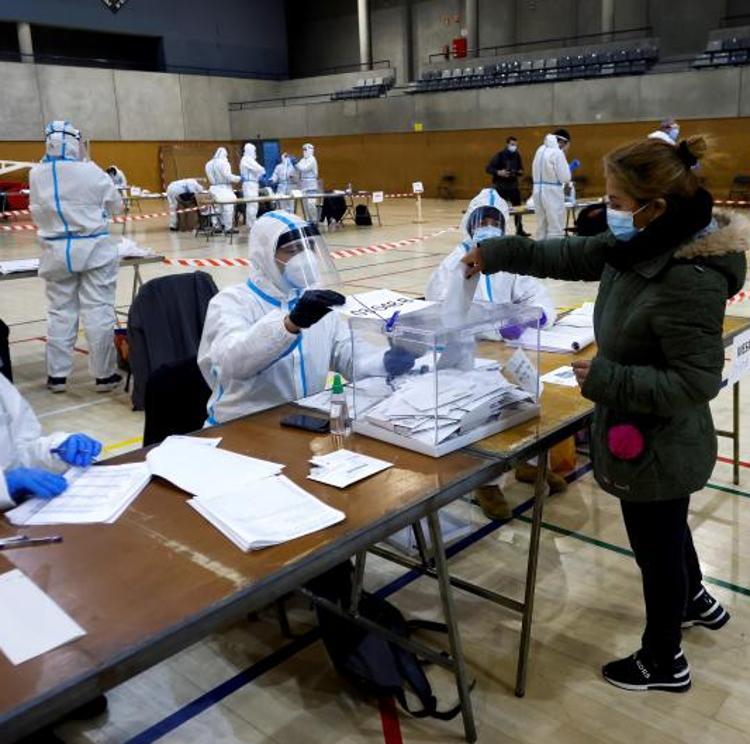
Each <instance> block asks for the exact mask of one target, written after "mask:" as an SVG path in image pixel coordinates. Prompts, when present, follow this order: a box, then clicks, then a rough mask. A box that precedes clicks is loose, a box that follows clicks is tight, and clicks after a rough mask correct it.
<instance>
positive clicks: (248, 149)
mask: <svg viewBox="0 0 750 744" xmlns="http://www.w3.org/2000/svg"><path fill="white" fill-rule="evenodd" d="M242 155H243V156H244V157H246V158H252V159H253V160H255V156H256V155H257V150H256V149H255V145H254V144H253V143H252V142H248V143H247V144H246V145H245V147H244V149H243V150H242Z"/></svg>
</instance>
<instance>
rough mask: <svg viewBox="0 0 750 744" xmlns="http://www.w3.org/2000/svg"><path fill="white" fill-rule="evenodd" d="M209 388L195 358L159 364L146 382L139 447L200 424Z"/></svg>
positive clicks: (209, 393) (187, 431) (187, 430)
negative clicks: (142, 425) (141, 440)
mask: <svg viewBox="0 0 750 744" xmlns="http://www.w3.org/2000/svg"><path fill="white" fill-rule="evenodd" d="M210 397H211V388H210V387H209V386H208V385H207V384H206V381H205V380H204V379H203V375H202V374H201V371H200V369H199V368H198V362H197V360H196V358H195V357H192V358H190V359H181V360H179V361H177V362H169V363H168V364H162V365H161V366H160V367H159V368H158V369H155V370H154V371H153V372H152V373H151V374H150V375H149V376H148V381H147V382H146V397H145V406H144V408H145V412H146V422H145V426H144V429H143V446H144V447H148V446H149V445H152V444H159V442H162V441H163V440H164V439H166V438H167V437H168V436H170V435H172V434H189V433H190V432H193V431H197V430H198V429H201V428H202V427H203V424H204V422H205V420H206V415H207V414H206V404H207V403H208V399H209V398H210Z"/></svg>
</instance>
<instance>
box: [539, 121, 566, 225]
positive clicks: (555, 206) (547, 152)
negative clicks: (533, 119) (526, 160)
mask: <svg viewBox="0 0 750 744" xmlns="http://www.w3.org/2000/svg"><path fill="white" fill-rule="evenodd" d="M569 144H570V134H569V133H568V131H567V130H565V129H557V130H556V131H555V132H553V133H552V134H548V135H547V136H546V137H545V138H544V144H543V145H541V146H540V147H539V149H538V150H537V151H536V154H535V155H534V162H533V164H532V166H531V173H532V176H533V180H534V191H533V199H534V211H535V212H536V219H537V228H536V239H537V240H544V239H545V238H561V237H563V235H564V234H565V191H564V189H565V184H567V183H570V181H571V180H572V178H573V176H572V174H571V171H570V166H569V165H568V161H567V159H566V157H565V150H566V149H567V147H568V145H569Z"/></svg>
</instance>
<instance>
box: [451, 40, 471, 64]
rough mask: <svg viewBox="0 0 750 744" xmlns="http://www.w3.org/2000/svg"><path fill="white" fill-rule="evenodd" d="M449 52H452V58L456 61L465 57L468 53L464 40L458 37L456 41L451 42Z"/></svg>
mask: <svg viewBox="0 0 750 744" xmlns="http://www.w3.org/2000/svg"><path fill="white" fill-rule="evenodd" d="M451 50H452V52H453V56H454V57H455V58H456V59H460V58H461V57H465V56H466V53H467V51H468V43H467V41H466V39H465V38H464V37H462V36H459V37H458V38H457V39H453V41H452V42H451Z"/></svg>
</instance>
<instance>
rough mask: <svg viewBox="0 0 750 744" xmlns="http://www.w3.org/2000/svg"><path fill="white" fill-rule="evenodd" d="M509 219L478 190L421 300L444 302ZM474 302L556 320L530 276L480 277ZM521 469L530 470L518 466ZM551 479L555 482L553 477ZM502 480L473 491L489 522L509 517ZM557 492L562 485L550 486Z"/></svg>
mask: <svg viewBox="0 0 750 744" xmlns="http://www.w3.org/2000/svg"><path fill="white" fill-rule="evenodd" d="M509 219H510V211H509V209H508V204H507V202H506V201H505V200H504V199H502V198H501V197H500V196H499V195H498V193H497V192H496V191H495V189H493V188H487V189H482V191H480V192H479V193H478V194H477V195H476V196H475V197H474V198H473V199H472V200H471V202H470V203H469V207H468V209H467V210H466V213H465V214H464V216H463V219H462V220H461V231H462V233H463V238H464V239H463V241H462V242H461V243H459V244H458V245H457V246H456V248H455V249H454V250H453V252H452V253H450V254H449V255H448V256H447V257H446V258H445V259H444V260H443V261H442V263H441V264H440V266H438V268H437V269H436V270H435V272H434V273H433V275H432V276H431V277H430V281H429V282H428V284H427V289H426V291H425V298H426V299H428V300H433V301H437V302H442V301H444V300H445V299H446V296H447V293H448V292H449V291H450V287H451V275H452V274H453V273H454V272H455V271H461V270H462V268H463V266H464V264H462V263H461V259H462V258H463V257H464V256H465V255H466V254H467V253H468V252H469V251H470V250H471V248H472V247H473V246H474V244H475V243H480V242H481V241H482V240H486V239H487V238H492V237H501V236H502V235H504V234H505V227H506V225H507V224H508V221H509ZM474 299H475V300H479V301H483V302H494V303H496V304H499V305H500V304H506V303H513V304H518V305H531V306H535V307H539V308H541V310H542V313H543V315H542V318H541V326H542V327H543V328H546V327H549V326H551V325H553V324H554V322H555V319H556V317H557V313H556V312H555V305H554V303H553V302H552V297H551V296H550V294H549V291H548V290H547V288H546V287H545V286H544V285H543V284H542V283H541V282H540V281H539V280H537V279H534V278H533V277H530V276H520V275H516V274H508V273H505V272H498V273H497V274H492V275H488V276H481V277H480V279H479V284H477V289H476V292H475V295H474ZM523 330H524V329H523V328H522V327H520V326H508V327H506V328H503V330H502V332H501V333H500V334H498V335H497V336H495V338H496V339H497V340H500V338H501V337H502V338H504V339H507V340H510V341H513V340H515V339H516V338H518V337H519V336H520V335H521V333H522V332H523ZM520 467H521V468H522V469H524V470H525V469H528V468H529V467H531V466H528V465H522V466H520ZM550 476H551V478H559V476H556V475H555V474H554V473H551V474H550ZM502 481H503V477H501V478H498V479H496V480H494V481H492V482H490V483H488V484H486V485H484V486H481V487H480V488H477V489H476V491H475V496H476V500H477V503H478V504H479V506H480V507H481V508H482V511H484V513H485V515H486V516H487V517H488V518H490V519H506V518H508V517H509V516H510V506H509V504H508V502H507V500H506V498H505V495H504V493H503V491H502ZM550 485H551V486H554V487H556V488H555V490H561V488H562V484H560V483H558V482H555V483H554V484H552V483H551V484H550Z"/></svg>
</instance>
